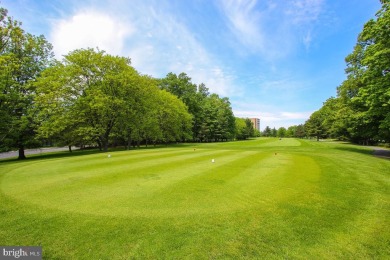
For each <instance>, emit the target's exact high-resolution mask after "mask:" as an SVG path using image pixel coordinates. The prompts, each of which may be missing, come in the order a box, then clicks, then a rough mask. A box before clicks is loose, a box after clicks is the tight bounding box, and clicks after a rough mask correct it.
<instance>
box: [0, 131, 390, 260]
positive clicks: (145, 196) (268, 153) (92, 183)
mask: <svg viewBox="0 0 390 260" xmlns="http://www.w3.org/2000/svg"><path fill="white" fill-rule="evenodd" d="M74 154H75V155H76V156H74V155H72V156H69V155H68V154H66V153H58V154H56V155H55V156H53V155H51V156H46V157H45V156H43V157H42V156H41V157H37V158H33V159H30V160H26V161H22V162H19V161H9V160H8V161H4V160H3V161H1V162H0V187H1V193H0V205H1V207H0V245H31V246H36V245H40V246H42V247H43V252H44V258H47V259H130V258H149V259H155V258H164V259H172V258H175V259H183V258H184V259H199V258H201V259H204V258H206V259H209V258H223V259H226V258H234V259H237V258H267V259H268V258H303V259H335V258H337V259H367V258H377V259H388V258H389V257H390V189H389V187H390V160H386V159H381V158H376V157H374V156H373V155H372V154H371V151H370V150H368V149H365V148H362V147H358V146H353V145H347V144H337V143H332V142H315V141H306V140H305V141H302V140H297V139H283V140H279V139H271V138H270V139H265V138H262V139H257V140H250V141H241V142H231V143H210V144H186V145H176V146H174V147H162V148H161V147H160V148H153V149H141V150H132V151H115V152H110V153H97V152H96V153H89V154H85V153H82V152H75V153H74ZM108 154H110V155H111V157H110V158H109V157H108ZM212 159H214V160H215V162H214V163H212V162H211V160H212Z"/></svg>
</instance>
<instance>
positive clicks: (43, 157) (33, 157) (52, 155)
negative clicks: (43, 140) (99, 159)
mask: <svg viewBox="0 0 390 260" xmlns="http://www.w3.org/2000/svg"><path fill="white" fill-rule="evenodd" d="M96 153H103V152H102V151H99V150H98V149H88V150H74V151H72V152H69V151H60V152H47V153H42V154H29V155H27V158H26V159H24V160H19V159H18V158H16V157H12V158H4V159H1V160H0V164H1V163H7V162H27V161H37V160H46V159H58V158H67V157H74V156H83V155H90V154H96Z"/></svg>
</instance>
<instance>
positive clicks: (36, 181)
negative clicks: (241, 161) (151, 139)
mask: <svg viewBox="0 0 390 260" xmlns="http://www.w3.org/2000/svg"><path fill="white" fill-rule="evenodd" d="M137 152H138V151H127V152H125V153H124V152H120V153H113V156H112V157H111V158H108V157H107V155H106V154H98V155H92V156H84V157H83V161H82V162H81V166H80V168H79V167H77V163H78V162H79V159H78V158H76V160H72V159H73V158H70V159H66V160H64V162H62V163H60V164H59V163H58V162H56V161H51V162H41V163H34V164H31V165H26V166H24V167H20V168H18V169H15V170H11V171H10V172H9V173H7V174H6V175H5V176H4V178H3V179H2V182H3V185H2V186H3V187H4V186H6V187H7V191H8V192H10V191H11V190H14V192H15V193H17V192H18V191H20V190H24V191H29V190H31V191H33V190H40V189H42V188H48V189H50V188H53V187H54V188H56V186H57V185H66V184H70V183H75V184H77V183H80V182H81V181H83V180H85V181H87V180H90V179H94V178H96V179H99V178H102V179H104V178H108V179H110V178H111V179H112V177H113V176H115V174H124V175H126V176H131V174H132V175H134V176H137V173H139V174H142V171H141V170H142V169H143V168H146V167H152V166H155V165H160V164H161V163H163V162H167V161H173V160H182V159H183V158H184V157H185V156H188V155H191V156H199V155H200V154H203V152H204V153H206V154H216V153H219V151H209V150H199V151H197V153H196V154H194V153H193V152H192V151H187V150H185V151H183V150H178V149H174V150H166V149H163V150H160V152H156V151H153V152H151V153H145V152H144V151H140V152H141V156H139V155H138V154H137ZM114 154H115V155H114ZM117 154H120V156H117ZM87 166H88V167H87ZM138 170H139V171H138ZM31 173H34V174H31ZM9 183H11V184H12V185H9ZM21 188H23V189H21Z"/></svg>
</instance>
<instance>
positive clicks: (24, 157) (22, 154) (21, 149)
mask: <svg viewBox="0 0 390 260" xmlns="http://www.w3.org/2000/svg"><path fill="white" fill-rule="evenodd" d="M24 159H26V155H25V154H24V147H23V145H21V146H20V147H19V157H18V160H24Z"/></svg>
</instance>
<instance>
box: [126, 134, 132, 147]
mask: <svg viewBox="0 0 390 260" xmlns="http://www.w3.org/2000/svg"><path fill="white" fill-rule="evenodd" d="M130 148H131V136H130V135H129V136H128V137H127V146H126V150H130Z"/></svg>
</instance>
